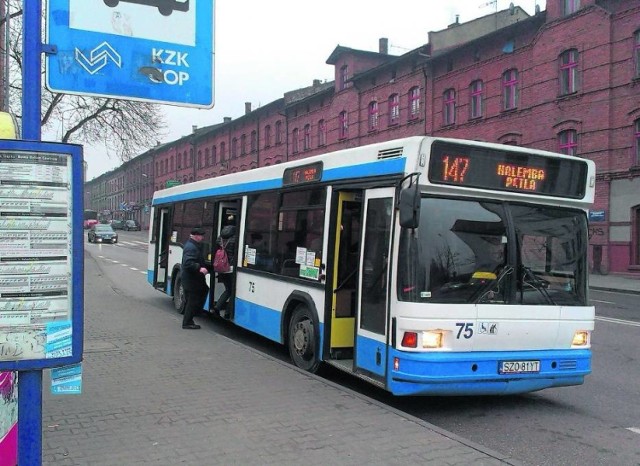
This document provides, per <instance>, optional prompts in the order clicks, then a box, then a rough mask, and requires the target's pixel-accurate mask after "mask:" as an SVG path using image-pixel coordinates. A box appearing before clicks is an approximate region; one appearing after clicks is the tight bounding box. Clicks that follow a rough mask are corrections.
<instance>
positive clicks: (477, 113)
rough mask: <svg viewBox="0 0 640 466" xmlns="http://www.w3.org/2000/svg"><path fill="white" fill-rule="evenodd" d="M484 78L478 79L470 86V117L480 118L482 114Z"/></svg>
mask: <svg viewBox="0 0 640 466" xmlns="http://www.w3.org/2000/svg"><path fill="white" fill-rule="evenodd" d="M482 92H483V84H482V80H480V79H478V80H476V81H473V82H472V83H471V86H469V117H470V118H480V117H481V116H482Z"/></svg>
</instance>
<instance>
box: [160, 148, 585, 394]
mask: <svg viewBox="0 0 640 466" xmlns="http://www.w3.org/2000/svg"><path fill="white" fill-rule="evenodd" d="M594 190H595V164H594V163H593V162H592V161H589V160H584V159H580V158H577V157H571V156H567V155H561V154H555V153H551V152H545V151H539V150H533V149H527V148H522V147H515V146H506V145H498V144H489V143H480V142H474V141H465V140H454V139H443V138H432V137H411V138H406V139H399V140H393V141H388V142H384V143H379V144H373V145H368V146H361V147H357V148H352V149H346V150H341V151H337V152H333V153H327V154H324V155H320V156H314V157H310V158H307V159H304V160H300V161H294V162H287V163H282V164H278V165H273V166H268V167H262V168H258V169H255V170H251V171H246V172H241V173H233V174H229V175H225V176H220V177H217V178H213V179H207V180H202V181H197V182H194V183H190V184H186V185H182V186H176V187H172V188H169V189H165V190H162V191H158V192H156V193H155V195H154V199H153V213H152V225H151V228H150V238H149V240H150V247H149V262H148V278H149V282H150V283H151V284H152V285H153V286H154V287H156V288H157V289H159V290H162V291H163V292H165V293H166V294H168V295H170V296H172V297H173V299H174V302H175V303H176V307H177V308H179V307H180V306H181V301H182V296H183V295H182V291H181V283H180V261H181V257H182V244H183V243H184V242H185V241H186V239H187V238H188V236H189V232H190V231H191V228H192V227H194V226H203V227H204V228H205V229H206V231H207V235H206V236H205V243H206V244H205V248H206V253H207V255H209V257H211V255H212V253H213V249H214V248H215V247H214V248H212V246H211V245H215V238H216V236H217V235H218V233H219V232H220V230H221V228H222V227H223V226H225V225H226V224H229V223H233V224H235V225H236V226H237V231H238V237H237V241H236V248H237V251H236V254H235V258H236V260H235V263H234V269H233V282H234V285H235V287H234V293H233V297H232V299H231V300H230V303H231V306H230V308H229V309H228V310H227V312H226V313H225V318H228V319H230V320H231V321H233V322H234V323H235V324H236V325H238V326H240V327H244V328H246V329H248V330H251V331H253V332H256V333H258V334H260V335H263V336H265V337H267V338H270V339H272V340H274V341H276V342H280V343H282V344H284V345H286V346H287V347H288V349H289V353H290V355H291V359H292V360H293V363H294V364H295V365H297V366H299V367H301V368H303V369H305V370H308V371H312V372H313V371H315V370H316V369H317V368H318V367H319V365H320V364H330V365H332V366H335V367H337V368H339V369H341V370H344V371H346V372H348V373H350V374H353V375H354V376H356V377H360V378H363V379H365V380H367V381H369V382H371V383H373V384H375V385H378V386H379V387H382V388H384V389H386V390H388V391H390V392H391V393H393V394H396V395H486V394H514V393H525V392H531V391H535V390H541V389H544V388H549V387H560V386H568V385H578V384H582V383H583V381H584V377H585V376H586V375H587V374H589V373H590V371H591V334H592V331H593V328H594V308H593V306H590V305H589V302H588V287H587V279H588V260H587V249H588V248H587V245H588V233H587V209H588V206H589V205H590V204H591V203H592V202H593V199H594ZM210 285H211V286H212V287H211V290H210V296H209V299H208V300H207V303H206V304H205V310H209V309H213V306H212V303H213V302H214V299H215V298H216V297H217V296H219V295H220V294H221V292H222V290H221V289H220V288H221V285H219V284H217V283H216V280H211V281H210Z"/></svg>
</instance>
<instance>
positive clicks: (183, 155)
mask: <svg viewBox="0 0 640 466" xmlns="http://www.w3.org/2000/svg"><path fill="white" fill-rule="evenodd" d="M178 158H180V155H178ZM188 163H189V159H188V157H187V151H184V152H183V153H182V166H183V167H184V168H187V167H188V166H189V165H188Z"/></svg>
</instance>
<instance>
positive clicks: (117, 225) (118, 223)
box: [111, 220, 124, 230]
mask: <svg viewBox="0 0 640 466" xmlns="http://www.w3.org/2000/svg"><path fill="white" fill-rule="evenodd" d="M111 228H113V229H114V230H122V229H123V228H124V220H111Z"/></svg>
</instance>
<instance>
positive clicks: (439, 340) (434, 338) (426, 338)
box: [422, 330, 444, 349]
mask: <svg viewBox="0 0 640 466" xmlns="http://www.w3.org/2000/svg"><path fill="white" fill-rule="evenodd" d="M443 343H444V330H426V331H424V332H422V347H423V348H431V349H435V348H442V344H443Z"/></svg>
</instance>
